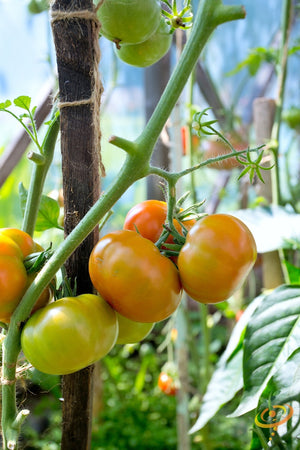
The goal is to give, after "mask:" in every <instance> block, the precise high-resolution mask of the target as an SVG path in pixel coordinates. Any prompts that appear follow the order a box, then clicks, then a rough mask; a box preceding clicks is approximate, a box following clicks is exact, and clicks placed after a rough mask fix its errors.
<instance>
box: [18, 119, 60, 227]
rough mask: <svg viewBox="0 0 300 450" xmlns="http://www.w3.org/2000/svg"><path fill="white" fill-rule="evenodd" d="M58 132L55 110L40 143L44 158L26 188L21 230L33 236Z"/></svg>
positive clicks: (35, 167) (36, 167)
mask: <svg viewBox="0 0 300 450" xmlns="http://www.w3.org/2000/svg"><path fill="white" fill-rule="evenodd" d="M58 132H59V114H58V113H57V112H55V113H54V115H53V117H52V122H51V124H50V125H49V129H48V131H47V134H46V136H45V138H44V141H43V144H42V150H43V156H42V157H43V158H44V164H36V163H35V165H34V167H33V172H32V176H31V180H30V186H29V189H28V195H27V201H26V207H25V212H24V218H23V224H22V230H23V231H26V232H27V233H28V234H30V236H33V233H34V229H35V223H36V219H37V215H38V210H39V206H40V201H41V196H42V191H43V188H44V182H45V178H46V175H47V173H48V170H49V167H50V165H51V163H52V160H53V154H54V149H55V144H56V139H57V136H58ZM33 161H34V162H36V161H35V159H33Z"/></svg>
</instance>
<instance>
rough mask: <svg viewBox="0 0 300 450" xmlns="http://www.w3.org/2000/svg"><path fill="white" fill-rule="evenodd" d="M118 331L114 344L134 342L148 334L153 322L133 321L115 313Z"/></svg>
mask: <svg viewBox="0 0 300 450" xmlns="http://www.w3.org/2000/svg"><path fill="white" fill-rule="evenodd" d="M117 319H118V324H119V333H118V338H117V342H116V344H134V343H136V342H140V341H141V340H143V339H145V337H147V336H148V334H149V333H150V331H151V330H152V328H153V326H154V324H153V323H143V322H135V321H133V320H130V319H128V318H127V317H124V316H122V315H121V314H119V313H117Z"/></svg>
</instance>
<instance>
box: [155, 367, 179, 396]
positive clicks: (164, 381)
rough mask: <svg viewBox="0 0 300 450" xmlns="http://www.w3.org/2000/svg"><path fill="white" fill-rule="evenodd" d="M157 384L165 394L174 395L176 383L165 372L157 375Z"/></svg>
mask: <svg viewBox="0 0 300 450" xmlns="http://www.w3.org/2000/svg"><path fill="white" fill-rule="evenodd" d="M157 385H158V387H159V389H160V390H161V391H162V392H163V393H164V394H166V395H176V392H177V387H176V384H175V382H174V380H173V378H172V377H171V375H169V374H168V373H166V372H161V373H160V374H159V377H158V382H157Z"/></svg>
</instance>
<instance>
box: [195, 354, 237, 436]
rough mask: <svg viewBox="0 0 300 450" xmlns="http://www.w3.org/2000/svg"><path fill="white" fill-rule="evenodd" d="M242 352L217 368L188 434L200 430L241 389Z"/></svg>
mask: <svg viewBox="0 0 300 450" xmlns="http://www.w3.org/2000/svg"><path fill="white" fill-rule="evenodd" d="M242 362H243V351H242V349H240V351H238V352H237V353H236V354H235V356H234V357H233V358H232V359H231V360H230V361H229V362H228V363H227V364H222V365H221V366H219V367H217V368H216V370H215V372H214V373H213V376H212V378H211V380H210V382H209V385H208V387H207V391H206V393H205V395H204V397H203V402H202V405H201V411H200V414H199V417H198V419H197V420H196V422H195V424H194V425H193V427H192V428H191V429H190V431H189V433H190V434H192V433H195V432H196V431H198V430H201V428H203V427H204V426H205V425H206V424H207V422H208V421H209V420H210V419H211V418H212V417H214V415H215V414H216V413H217V412H218V411H219V409H220V408H221V407H222V406H224V405H225V404H226V403H227V402H229V401H230V400H231V399H232V398H233V397H234V396H235V394H236V393H237V392H238V391H239V390H240V389H242V387H243V372H242Z"/></svg>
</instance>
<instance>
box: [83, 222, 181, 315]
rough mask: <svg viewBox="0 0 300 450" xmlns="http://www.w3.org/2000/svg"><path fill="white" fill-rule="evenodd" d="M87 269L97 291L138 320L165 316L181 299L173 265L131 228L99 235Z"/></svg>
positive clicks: (169, 313)
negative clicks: (99, 237)
mask: <svg viewBox="0 0 300 450" xmlns="http://www.w3.org/2000/svg"><path fill="white" fill-rule="evenodd" d="M89 273H90V277H91V280H92V283H93V285H94V287H95V288H96V289H97V291H98V292H99V293H100V295H102V296H103V298H104V299H105V300H106V301H107V302H108V303H110V305H111V306H112V307H113V308H114V309H115V310H116V311H117V312H118V313H120V314H122V315H123V316H125V317H127V318H128V319H131V320H135V321H137V322H151V323H152V322H159V321H160V320H163V319H166V318H167V317H169V316H170V315H171V314H172V313H173V312H174V311H175V310H176V308H177V307H178V305H179V303H180V300H181V284H180V279H179V274H178V271H177V269H176V267H175V265H174V264H173V263H172V262H171V261H170V260H169V259H168V258H166V257H164V256H163V255H161V254H160V252H159V250H158V249H157V247H155V245H154V244H153V243H152V242H150V241H149V240H148V239H145V238H143V237H142V236H140V235H139V234H138V233H135V232H133V231H129V230H119V231H115V232H112V233H108V234H107V235H105V236H104V237H103V238H102V239H100V240H99V241H98V243H97V244H96V246H95V247H94V249H93V251H92V252H91V255H90V260H89Z"/></svg>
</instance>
